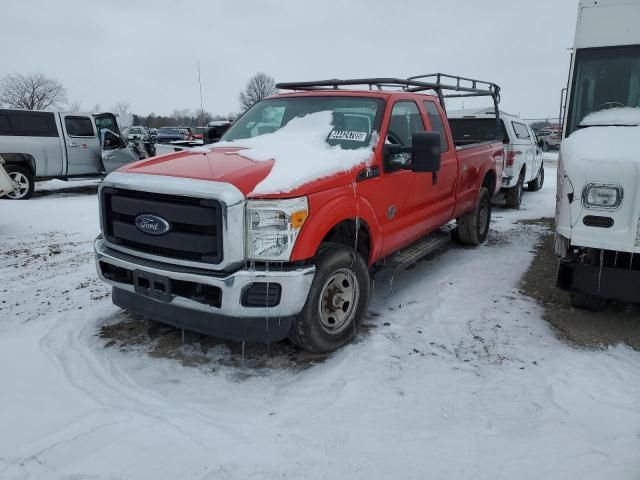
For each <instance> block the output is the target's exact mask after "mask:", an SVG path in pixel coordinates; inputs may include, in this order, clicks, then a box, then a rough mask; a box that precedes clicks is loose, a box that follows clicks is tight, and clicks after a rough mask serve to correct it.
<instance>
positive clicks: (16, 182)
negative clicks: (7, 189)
mask: <svg viewBox="0 0 640 480" xmlns="http://www.w3.org/2000/svg"><path fill="white" fill-rule="evenodd" d="M9 178H10V179H11V181H12V182H13V187H14V190H13V192H11V193H7V196H8V197H9V198H16V199H18V198H22V197H24V196H25V195H26V194H27V192H28V191H29V179H28V178H27V176H26V175H25V174H23V173H21V172H9Z"/></svg>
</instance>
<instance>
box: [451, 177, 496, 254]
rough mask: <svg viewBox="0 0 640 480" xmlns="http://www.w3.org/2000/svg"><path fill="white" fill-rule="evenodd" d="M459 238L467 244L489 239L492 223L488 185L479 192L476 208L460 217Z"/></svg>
mask: <svg viewBox="0 0 640 480" xmlns="http://www.w3.org/2000/svg"><path fill="white" fill-rule="evenodd" d="M457 223H458V238H459V239H460V242H462V243H464V244H466V245H480V244H481V243H482V242H484V241H485V240H486V239H487V235H488V234H489V224H490V223H491V195H490V194H489V190H488V189H487V187H482V188H481V189H480V193H479V194H478V203H477V204H476V208H475V209H474V210H472V211H470V212H468V213H465V214H464V215H463V216H461V217H459V218H458V220H457Z"/></svg>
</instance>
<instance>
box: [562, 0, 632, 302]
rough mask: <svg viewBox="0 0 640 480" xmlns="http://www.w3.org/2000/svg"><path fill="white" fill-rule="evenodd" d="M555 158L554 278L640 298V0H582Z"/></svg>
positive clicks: (571, 287) (599, 292)
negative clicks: (556, 166)
mask: <svg viewBox="0 0 640 480" xmlns="http://www.w3.org/2000/svg"><path fill="white" fill-rule="evenodd" d="M563 123H564V125H563V140H562V144H561V148H560V157H559V161H558V188H557V194H556V242H555V247H556V253H557V254H558V256H559V258H560V265H559V269H558V278H557V284H558V287H560V288H562V289H564V290H567V291H569V292H570V294H571V301H572V303H573V305H574V306H575V307H578V308H585V309H591V310H596V309H600V308H602V307H603V306H604V304H605V302H606V300H607V299H612V300H618V301H623V302H638V301H640V231H639V226H640V225H639V223H638V220H639V218H640V188H639V187H640V0H597V1H596V0H581V1H580V4H579V9H578V21H577V26H576V36H575V44H574V48H573V55H572V59H571V70H570V75H569V84H568V94H567V107H566V111H565V115H564V122H563Z"/></svg>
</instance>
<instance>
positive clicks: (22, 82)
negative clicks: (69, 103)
mask: <svg viewBox="0 0 640 480" xmlns="http://www.w3.org/2000/svg"><path fill="white" fill-rule="evenodd" d="M66 98H67V91H66V89H65V88H64V87H63V86H62V84H61V83H60V82H58V81H57V80H54V79H52V78H47V77H45V76H44V74H42V73H30V74H28V75H22V74H20V73H14V74H10V75H6V76H4V77H3V78H2V80H0V105H5V106H7V107H9V108H20V109H24V110H47V109H50V108H56V107H57V106H59V105H60V104H63V103H64V102H65V101H66Z"/></svg>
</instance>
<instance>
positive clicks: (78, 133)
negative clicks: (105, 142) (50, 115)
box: [62, 114, 101, 175]
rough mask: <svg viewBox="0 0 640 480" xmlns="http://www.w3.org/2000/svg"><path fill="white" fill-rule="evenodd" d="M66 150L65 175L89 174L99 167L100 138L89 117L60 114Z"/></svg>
mask: <svg viewBox="0 0 640 480" xmlns="http://www.w3.org/2000/svg"><path fill="white" fill-rule="evenodd" d="M62 128H63V130H64V137H65V138H64V140H65V145H66V150H67V162H68V166H67V175H91V174H95V173H98V172H99V171H100V168H101V152H100V140H99V139H98V135H97V132H96V131H95V128H94V126H93V121H92V119H91V117H89V116H86V115H74V114H70V115H62Z"/></svg>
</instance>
